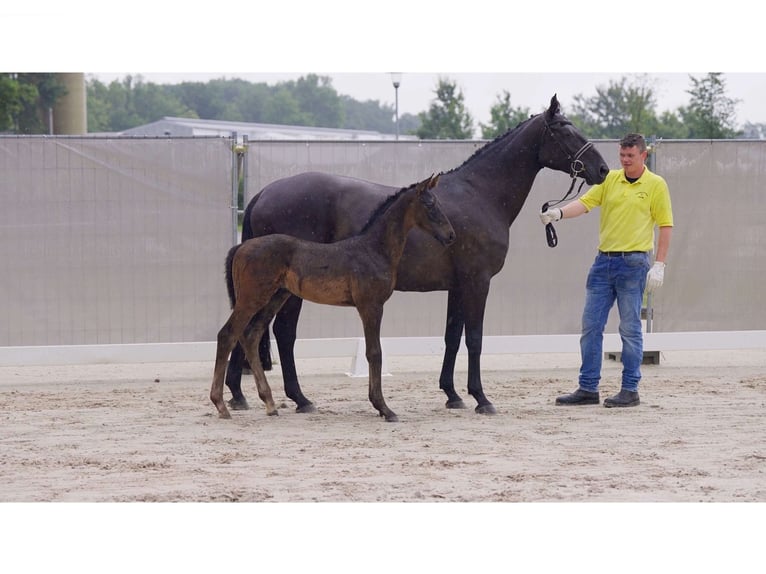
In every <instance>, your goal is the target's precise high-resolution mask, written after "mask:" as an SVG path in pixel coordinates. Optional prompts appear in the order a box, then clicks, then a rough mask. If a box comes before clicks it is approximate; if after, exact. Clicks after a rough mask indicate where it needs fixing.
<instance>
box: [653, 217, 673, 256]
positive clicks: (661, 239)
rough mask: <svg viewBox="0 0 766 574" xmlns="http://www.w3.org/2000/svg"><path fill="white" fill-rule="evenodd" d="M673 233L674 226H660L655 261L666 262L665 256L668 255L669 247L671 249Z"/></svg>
mask: <svg viewBox="0 0 766 574" xmlns="http://www.w3.org/2000/svg"><path fill="white" fill-rule="evenodd" d="M672 235H673V227H671V226H669V225H668V226H665V227H660V234H659V236H658V237H657V254H656V255H655V257H654V260H655V261H659V262H661V263H665V258H666V257H667V256H668V249H670V238H671V236H672Z"/></svg>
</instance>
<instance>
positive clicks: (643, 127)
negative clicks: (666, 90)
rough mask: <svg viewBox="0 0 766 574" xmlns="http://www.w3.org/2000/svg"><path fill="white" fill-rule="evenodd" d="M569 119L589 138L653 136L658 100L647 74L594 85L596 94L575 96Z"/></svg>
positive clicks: (655, 127)
mask: <svg viewBox="0 0 766 574" xmlns="http://www.w3.org/2000/svg"><path fill="white" fill-rule="evenodd" d="M574 101H575V105H574V108H573V111H572V113H570V114H569V116H570V119H572V121H574V122H575V123H576V124H577V126H578V127H579V128H580V129H581V130H582V131H583V132H584V133H585V134H586V135H587V136H588V137H590V138H621V137H622V136H624V135H625V134H626V133H630V132H638V133H644V134H649V133H654V132H656V131H657V128H658V122H657V117H656V112H655V108H656V106H657V98H656V95H655V90H654V87H653V85H652V81H651V80H650V79H649V77H648V76H646V75H639V76H634V77H633V78H628V77H626V76H623V77H622V78H620V80H619V81H613V80H610V81H609V84H608V85H607V86H597V87H596V95H595V96H592V97H589V98H586V97H585V96H583V95H582V94H577V95H575V96H574Z"/></svg>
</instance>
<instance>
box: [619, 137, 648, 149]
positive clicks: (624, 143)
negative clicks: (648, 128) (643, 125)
mask: <svg viewBox="0 0 766 574" xmlns="http://www.w3.org/2000/svg"><path fill="white" fill-rule="evenodd" d="M634 146H635V147H637V148H638V151H640V152H645V151H646V140H645V139H644V136H642V135H641V134H628V135H626V136H625V137H624V138H622V139H621V140H620V147H634Z"/></svg>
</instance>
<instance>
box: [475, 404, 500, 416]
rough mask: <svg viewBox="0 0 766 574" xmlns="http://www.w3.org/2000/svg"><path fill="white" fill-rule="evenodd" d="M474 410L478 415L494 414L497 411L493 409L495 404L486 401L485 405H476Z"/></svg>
mask: <svg viewBox="0 0 766 574" xmlns="http://www.w3.org/2000/svg"><path fill="white" fill-rule="evenodd" d="M476 412H477V413H478V414H480V415H495V414H497V411H496V410H495V406H494V405H493V404H492V403H487V404H486V405H479V406H477V407H476Z"/></svg>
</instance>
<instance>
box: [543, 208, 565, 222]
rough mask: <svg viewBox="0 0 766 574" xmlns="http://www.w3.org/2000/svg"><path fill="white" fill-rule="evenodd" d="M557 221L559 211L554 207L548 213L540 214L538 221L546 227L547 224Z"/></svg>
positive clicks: (559, 217) (559, 214) (559, 216)
mask: <svg viewBox="0 0 766 574" xmlns="http://www.w3.org/2000/svg"><path fill="white" fill-rule="evenodd" d="M559 219H561V210H560V209H559V208H558V207H554V208H552V209H549V210H548V211H541V212H540V221H542V222H543V225H548V224H549V223H552V222H554V221H558V220H559Z"/></svg>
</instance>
